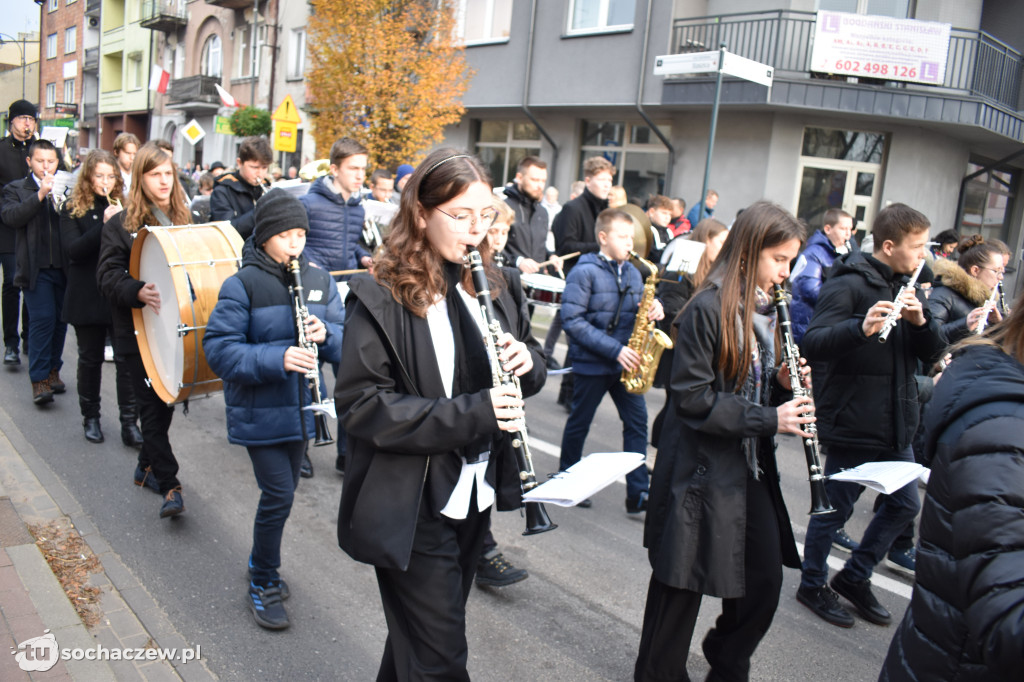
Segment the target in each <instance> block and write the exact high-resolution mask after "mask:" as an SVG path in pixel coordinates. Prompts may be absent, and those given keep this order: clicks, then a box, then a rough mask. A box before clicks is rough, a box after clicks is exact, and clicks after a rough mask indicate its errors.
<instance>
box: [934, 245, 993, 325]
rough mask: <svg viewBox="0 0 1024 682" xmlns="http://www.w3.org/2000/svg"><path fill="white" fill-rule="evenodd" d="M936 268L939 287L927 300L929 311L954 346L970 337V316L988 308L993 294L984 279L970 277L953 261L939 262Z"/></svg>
mask: <svg viewBox="0 0 1024 682" xmlns="http://www.w3.org/2000/svg"><path fill="white" fill-rule="evenodd" d="M933 267H934V268H935V276H936V277H937V278H938V279H937V280H936V283H937V284H938V286H936V287H935V288H934V289H932V295H931V296H929V297H928V312H930V313H931V314H932V317H933V318H935V321H936V322H937V323H938V325H939V328H940V329H941V330H942V333H943V334H944V335H945V336H946V340H947V342H948V343H950V344H954V343H956V342H957V341H960V340H961V339H965V338H967V337H968V336H970V335H971V330H970V329H968V328H967V315H968V314H969V313H970V312H971V311H972V310H974V309H975V308H980V307H981V306H983V305H985V301H986V300H987V299H988V297H989V296H990V295H991V294H992V292H991V291H989V290H988V289H987V287H986V286H985V285H984V284H982V283H981V280H978V279H975V278H974V277H971V276H970V275H968V274H967V272H966V271H965V270H964V269H963V268H962V267H960V266H959V265H957V264H956V263H955V262H953V261H951V260H944V259H942V260H936V261H935V262H934V264H933Z"/></svg>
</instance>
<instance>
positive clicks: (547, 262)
mask: <svg viewBox="0 0 1024 682" xmlns="http://www.w3.org/2000/svg"><path fill="white" fill-rule="evenodd" d="M578 255H580V252H579V251H576V252H575V253H567V254H566V255H564V256H562V260H563V261H567V260H569V259H570V258H575V257H576V256H578ZM551 263H552V261H551V260H550V259H548V260H546V261H544V262H543V263H537V267H538V268H542V267H544V266H545V265H551Z"/></svg>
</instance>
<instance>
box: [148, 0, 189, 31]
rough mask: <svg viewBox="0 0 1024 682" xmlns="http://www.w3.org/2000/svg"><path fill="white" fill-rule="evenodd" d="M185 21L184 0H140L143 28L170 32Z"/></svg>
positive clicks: (186, 19) (186, 12)
mask: <svg viewBox="0 0 1024 682" xmlns="http://www.w3.org/2000/svg"><path fill="white" fill-rule="evenodd" d="M187 23H188V9H187V8H186V7H185V0H142V21H140V22H139V25H140V26H142V27H143V28H148V29H152V30H154V31H163V32H164V33H172V32H174V31H176V30H177V29H178V28H180V27H182V26H184V25H185V24H187Z"/></svg>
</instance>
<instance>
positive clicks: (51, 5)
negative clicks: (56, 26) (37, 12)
mask: <svg viewBox="0 0 1024 682" xmlns="http://www.w3.org/2000/svg"><path fill="white" fill-rule="evenodd" d="M46 11H47V12H56V11H57V0H50V3H49V5H47V8H46Z"/></svg>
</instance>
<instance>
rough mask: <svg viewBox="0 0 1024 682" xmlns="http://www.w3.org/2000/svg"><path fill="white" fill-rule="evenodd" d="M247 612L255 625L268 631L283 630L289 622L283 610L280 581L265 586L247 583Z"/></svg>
mask: <svg viewBox="0 0 1024 682" xmlns="http://www.w3.org/2000/svg"><path fill="white" fill-rule="evenodd" d="M249 610H250V611H252V617H253V618H255V619H256V624H257V625H259V626H260V627H264V628H266V629H268V630H284V629H285V628H287V627H288V626H289V625H291V622H290V621H289V620H288V612H287V611H285V610H284V597H283V596H282V595H281V586H280V581H278V580H271V581H270V582H269V583H267V584H266V585H257V584H255V583H252V582H250V583H249Z"/></svg>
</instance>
